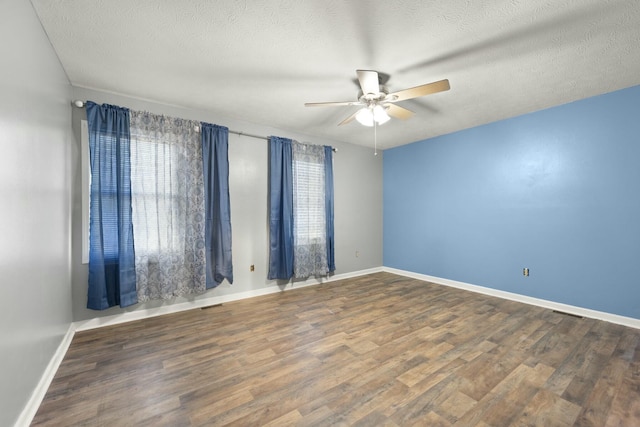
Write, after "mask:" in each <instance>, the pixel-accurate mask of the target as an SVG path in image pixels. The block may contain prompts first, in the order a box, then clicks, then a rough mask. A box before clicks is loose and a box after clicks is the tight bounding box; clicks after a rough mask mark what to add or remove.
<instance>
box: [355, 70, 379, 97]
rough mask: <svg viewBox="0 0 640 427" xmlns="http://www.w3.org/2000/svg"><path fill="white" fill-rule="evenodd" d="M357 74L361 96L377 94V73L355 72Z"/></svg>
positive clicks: (368, 71)
mask: <svg viewBox="0 0 640 427" xmlns="http://www.w3.org/2000/svg"><path fill="white" fill-rule="evenodd" d="M356 73H357V74H358V81H359V82H360V88H361V89H362V94H363V95H367V94H369V93H373V94H376V93H379V92H380V85H379V84H378V72H377V71H371V70H356Z"/></svg>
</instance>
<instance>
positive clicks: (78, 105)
mask: <svg viewBox="0 0 640 427" xmlns="http://www.w3.org/2000/svg"><path fill="white" fill-rule="evenodd" d="M72 104H73V105H75V106H76V107H78V108H84V106H85V102H84V101H81V100H79V99H77V100H75V101H73V102H72ZM229 133H233V134H235V135H238V136H248V137H250V138H258V139H264V140H265V141H268V140H269V137H267V136H262V135H255V134H252V133H246V132H240V131H237V130H231V129H229ZM331 150H332V151H333V152H334V153H337V152H338V149H337V148H335V147H331Z"/></svg>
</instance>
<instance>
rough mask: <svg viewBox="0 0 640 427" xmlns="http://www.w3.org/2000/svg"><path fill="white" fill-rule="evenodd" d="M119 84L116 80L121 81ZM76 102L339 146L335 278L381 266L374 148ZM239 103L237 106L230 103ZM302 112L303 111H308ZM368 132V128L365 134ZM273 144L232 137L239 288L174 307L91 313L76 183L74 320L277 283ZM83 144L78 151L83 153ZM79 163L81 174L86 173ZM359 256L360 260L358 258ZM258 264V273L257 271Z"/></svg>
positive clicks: (128, 101) (90, 93) (378, 159)
mask: <svg viewBox="0 0 640 427" xmlns="http://www.w3.org/2000/svg"><path fill="white" fill-rule="evenodd" d="M114 78H116V79H117V76H114ZM73 96H74V99H81V100H91V101H94V102H97V103H105V102H106V103H110V104H115V105H119V106H122V107H128V108H131V109H136V110H145V111H150V112H153V113H156V114H166V115H169V116H173V117H182V118H187V119H195V120H201V121H206V122H209V123H214V124H218V125H222V126H228V127H229V129H232V130H237V131H241V132H246V133H252V134H256V135H264V136H268V135H276V136H282V137H287V138H293V139H296V140H298V141H301V142H309V143H313V144H323V145H331V146H333V147H336V148H338V153H336V154H335V156H334V187H335V235H336V249H335V251H336V274H343V273H349V272H355V271H360V270H365V269H368V268H374V267H380V266H382V153H381V152H380V153H378V156H374V155H373V149H372V148H366V147H360V146H356V145H353V144H346V143H341V142H335V141H328V140H321V139H318V138H310V137H306V136H304V135H300V134H295V133H292V132H287V131H286V130H282V129H274V128H270V127H268V126H262V125H257V124H252V123H248V122H245V121H242V120H239V119H234V118H230V117H225V116H224V115H223V114H219V113H213V112H207V111H203V110H193V109H186V108H182V107H179V106H170V105H161V104H157V103H152V102H147V101H142V100H138V99H132V98H128V97H126V96H122V95H117V94H111V93H104V92H98V91H94V90H90V89H84V88H77V87H74V88H73ZM230 102H233V101H230ZM301 107H302V106H301ZM85 117H86V114H85V111H84V109H78V108H74V109H73V131H74V134H75V135H76V141H78V144H79V141H80V121H81V120H82V119H83V118H85ZM366 130H367V129H363V131H366ZM267 149H268V143H267V141H265V140H262V139H256V138H251V137H247V136H238V135H233V134H230V135H229V171H230V172H229V186H230V197H231V223H232V228H233V266H234V284H233V285H229V284H228V283H227V282H226V281H225V282H223V283H222V284H221V285H220V286H218V287H217V288H216V289H213V290H210V291H208V292H206V293H204V294H202V295H200V296H197V297H190V298H186V297H183V298H176V299H175V300H172V301H167V302H160V301H151V302H148V303H144V304H137V305H134V306H132V307H128V308H127V309H124V310H123V309H121V308H119V307H113V308H110V309H107V310H104V311H93V310H88V309H86V308H85V307H86V298H87V274H88V273H87V265H86V264H82V262H81V258H82V256H81V255H82V254H81V242H82V241H81V237H82V197H81V194H82V193H81V192H82V189H81V177H80V175H79V174H76V176H74V180H73V200H74V202H73V236H72V242H73V243H72V247H73V251H72V269H73V316H74V320H76V321H80V320H87V319H92V318H97V317H103V316H113V315H118V314H121V313H124V312H129V311H135V310H141V309H149V308H156V307H160V306H163V305H168V304H172V303H181V302H185V301H193V300H198V299H202V298H208V297H216V296H223V295H225V296H226V295H231V294H234V293H240V292H248V291H255V290H259V289H262V288H266V287H271V286H274V285H275V282H274V281H269V280H267V278H266V277H267V270H268V248H269V244H268V228H267V220H268V217H267V168H268V154H267V153H268V151H267ZM79 150H80V148H79V145H78V146H77V147H76V151H79ZM79 162H80V159H79V158H78V159H77V164H76V165H75V168H74V169H75V170H79V165H80V164H79ZM356 251H357V252H358V256H356ZM251 264H254V265H255V271H254V272H250V271H249V267H250V265H251Z"/></svg>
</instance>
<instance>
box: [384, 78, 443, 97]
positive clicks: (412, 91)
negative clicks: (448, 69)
mask: <svg viewBox="0 0 640 427" xmlns="http://www.w3.org/2000/svg"><path fill="white" fill-rule="evenodd" d="M450 88H451V86H449V80H447V79H444V80H439V81H437V82H433V83H427V84H426V85H421V86H416V87H412V88H409V89H404V90H400V91H398V92H394V93H390V94H388V95H387V97H386V99H385V102H397V101H404V100H406V99H412V98H417V97H419V96H425V95H430V94H432V93H438V92H444V91H445V90H449V89H450Z"/></svg>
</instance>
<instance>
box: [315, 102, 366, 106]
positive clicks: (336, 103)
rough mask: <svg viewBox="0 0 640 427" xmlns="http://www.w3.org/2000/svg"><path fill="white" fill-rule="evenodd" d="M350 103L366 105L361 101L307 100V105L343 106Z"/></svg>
mask: <svg viewBox="0 0 640 427" xmlns="http://www.w3.org/2000/svg"><path fill="white" fill-rule="evenodd" d="M349 105H364V104H362V102H360V101H344V102H307V103H305V104H304V106H305V107H343V106H349Z"/></svg>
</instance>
